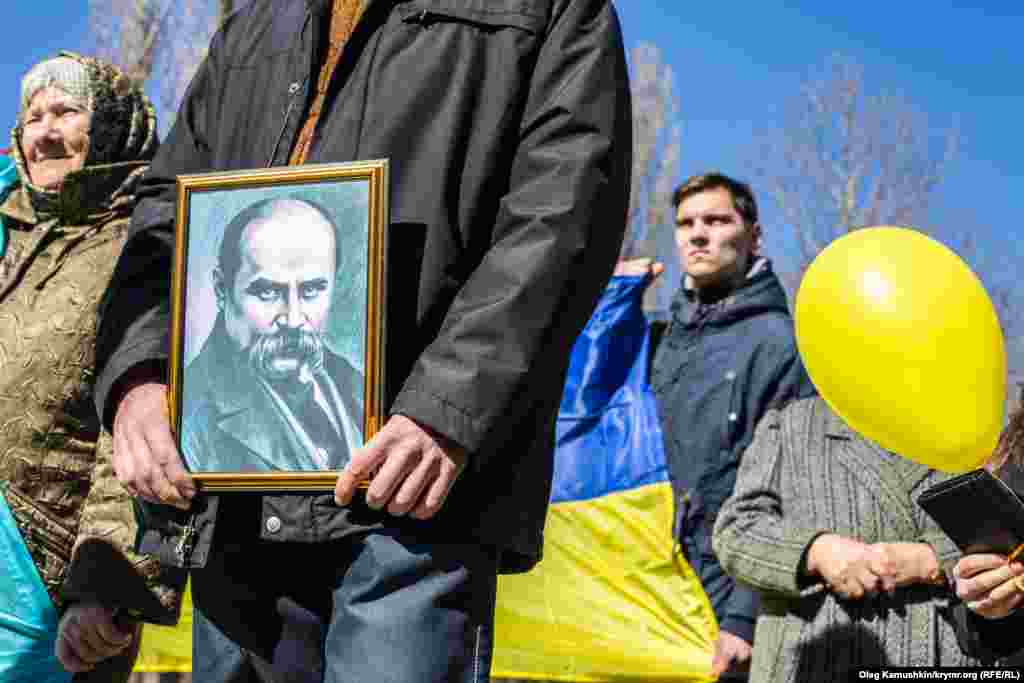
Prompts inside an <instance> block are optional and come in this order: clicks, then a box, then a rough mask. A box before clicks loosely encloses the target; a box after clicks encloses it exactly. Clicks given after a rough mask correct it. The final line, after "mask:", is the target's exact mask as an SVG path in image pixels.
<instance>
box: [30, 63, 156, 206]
mask: <svg viewBox="0 0 1024 683" xmlns="http://www.w3.org/2000/svg"><path fill="white" fill-rule="evenodd" d="M48 86H54V87H57V88H60V89H61V90H64V91H65V92H67V93H68V94H69V95H71V96H72V97H73V98H75V99H76V100H78V101H79V102H81V103H83V104H84V105H85V106H86V107H87V108H88V110H89V111H90V112H91V113H92V120H91V122H90V124H89V150H88V152H87V153H86V157H85V166H84V168H86V169H88V168H91V167H95V166H102V165H106V164H115V163H120V162H125V161H148V160H149V159H152V158H153V154H154V153H155V152H156V148H157V133H156V112H155V110H154V109H153V105H152V104H151V103H150V101H149V98H147V97H146V95H145V94H144V93H143V92H142V90H141V89H140V88H139V87H138V86H137V85H135V84H134V83H133V82H132V80H131V79H130V78H129V77H128V76H127V75H126V74H125V73H124V72H123V71H121V70H120V69H119V68H117V67H116V66H114V65H113V64H109V63H107V62H104V61H101V60H99V59H95V58H92V57H83V56H81V55H78V54H75V53H73V52H61V53H60V54H59V55H58V56H57V57H54V58H52V59H48V60H46V61H43V62H40V63H39V64H36V65H35V66H34V67H32V68H31V69H30V70H29V71H28V73H27V74H25V77H24V78H23V79H22V82H21V100H20V109H19V113H18V124H17V125H16V126H15V127H14V130H12V131H11V142H12V143H13V144H12V145H11V153H12V154H13V156H14V159H15V162H16V163H17V165H18V175H19V177H20V178H21V182H22V184H23V185H24V186H25V187H26V188H28V190H29V193H30V195H32V198H33V204H35V203H36V201H37V200H44V201H45V200H46V199H47V198H50V199H52V197H50V196H52V195H56V194H57V193H55V192H50V191H48V190H44V189H42V188H40V187H36V186H33V185H32V183H31V181H30V179H29V176H28V172H27V169H26V167H25V159H24V156H23V154H22V150H21V136H22V126H23V125H24V122H23V116H24V112H25V110H26V108H27V107H28V104H29V102H31V100H32V97H33V96H35V94H36V93H37V92H39V91H40V90H41V89H43V88H45V87H48Z"/></svg>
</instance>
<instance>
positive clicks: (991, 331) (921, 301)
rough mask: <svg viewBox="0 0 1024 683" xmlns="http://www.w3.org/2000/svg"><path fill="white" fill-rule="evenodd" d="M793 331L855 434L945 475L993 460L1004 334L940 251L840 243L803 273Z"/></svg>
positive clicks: (1002, 396) (878, 235)
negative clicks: (991, 457) (945, 473)
mask: <svg viewBox="0 0 1024 683" xmlns="http://www.w3.org/2000/svg"><path fill="white" fill-rule="evenodd" d="M795 326H796V338H797V346H798V348H799V350H800V355H801V357H802V358H803V361H804V365H805V366H806V368H807V373H808V375H810V377H811V380H812V381H813V382H814V385H815V386H816V387H817V389H818V392H819V393H820V394H821V396H822V398H823V399H824V400H825V402H826V403H828V405H829V406H830V407H831V408H832V409H833V410H834V411H835V412H836V413H837V414H838V415H839V416H840V417H842V418H843V420H844V421H845V422H846V423H847V424H848V425H850V427H851V428H853V429H854V430H856V431H857V432H859V433H860V434H862V435H864V436H866V437H867V438H869V439H871V440H872V441H874V442H875V443H877V444H879V445H880V446H882V447H883V448H885V449H887V450H890V451H893V452H894V453H897V454H899V455H901V456H903V457H905V458H909V459H910V460H913V461H914V462H918V463H921V464H924V465H928V466H929V467H932V468H934V469H937V470H942V471H944V472H966V471H968V470H971V469H975V468H977V467H980V466H981V465H982V464H983V463H984V462H985V460H986V459H987V458H988V457H989V455H990V454H991V453H992V450H993V449H994V448H995V445H996V442H997V440H998V438H999V432H1000V430H1001V428H1002V424H1003V411H1004V405H1005V400H1006V349H1005V345H1004V342H1003V334H1002V330H1001V329H1000V326H999V319H998V317H997V316H996V312H995V309H994V308H993V306H992V302H991V300H990V299H989V297H988V295H987V294H986V293H985V288H984V286H983V285H982V284H981V281H980V280H978V278H977V277H976V276H975V275H974V273H973V272H971V269H970V268H968V267H967V265H966V264H965V263H964V262H963V261H962V260H960V258H959V257H958V256H957V255H956V254H954V253H953V252H952V251H950V250H949V249H948V248H946V247H945V246H943V245H942V244H940V243H938V242H936V241H935V240H933V239H931V238H929V237H927V236H925V235H923V234H922V233H920V232H918V231H916V230H912V229H908V228H896V227H888V226H884V227H875V228H864V229H861V230H856V231H854V232H851V233H849V234H847V235H844V236H843V237H841V238H839V239H837V240H836V241H835V242H833V243H832V244H830V245H829V246H828V247H826V248H825V249H824V250H823V251H822V252H821V253H820V254H818V256H817V258H815V259H814V261H813V262H812V263H811V265H810V267H809V268H808V269H807V272H806V274H805V275H804V278H803V281H802V282H801V284H800V289H799V291H798V292H797V296H796V313H795Z"/></svg>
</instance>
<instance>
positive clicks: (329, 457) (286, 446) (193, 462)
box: [181, 320, 363, 472]
mask: <svg viewBox="0 0 1024 683" xmlns="http://www.w3.org/2000/svg"><path fill="white" fill-rule="evenodd" d="M313 381H315V382H316V383H317V385H318V387H319V388H320V391H321V392H322V394H323V396H324V400H325V401H326V402H327V405H328V406H329V407H330V410H331V412H332V413H333V417H334V419H335V422H336V423H337V426H338V428H339V429H340V433H338V434H337V437H338V438H337V439H336V440H335V441H334V444H333V445H332V446H328V445H327V444H315V443H313V439H311V438H310V435H309V434H308V433H307V431H308V430H307V427H306V425H305V424H304V422H305V421H304V420H303V419H302V418H303V416H302V415H301V414H299V415H296V414H295V411H294V410H293V409H291V408H290V407H289V406H287V405H285V404H284V403H283V401H282V398H281V396H280V394H279V393H277V392H275V391H274V389H273V388H271V387H270V386H269V385H268V384H267V383H266V382H263V381H261V380H259V379H258V378H257V377H256V375H255V374H254V373H253V372H252V371H251V370H250V369H249V367H248V364H247V362H246V356H245V354H242V353H240V352H239V351H238V350H237V349H236V348H235V347H234V344H233V343H232V342H231V340H230V338H229V337H228V335H227V332H226V330H225V329H224V325H223V323H222V322H221V321H219V320H218V323H217V324H216V325H215V326H214V328H213V332H211V333H210V336H209V337H208V338H207V340H206V343H205V344H204V345H203V348H202V350H201V351H200V352H199V355H197V356H196V357H195V359H194V360H193V361H192V362H191V363H189V365H188V367H187V368H186V369H185V383H184V386H185V387H186V388H187V391H188V394H187V397H186V401H185V402H184V404H185V405H184V411H185V412H184V415H183V419H182V439H181V446H182V455H183V456H184V457H185V460H186V462H187V463H188V464H189V467H190V469H192V470H193V471H216V472H260V471H272V470H284V471H308V470H317V469H341V468H342V467H344V466H345V464H346V463H347V462H348V460H349V457H350V452H351V450H352V448H353V447H358V446H359V445H361V438H360V437H359V434H360V433H361V428H362V421H363V420H362V416H363V410H362V400H361V395H362V387H363V380H362V376H361V374H360V373H359V372H358V371H356V369H355V368H353V367H352V366H351V365H350V364H349V362H348V361H346V360H345V359H344V358H342V357H341V356H338V355H336V354H334V353H332V352H331V351H330V350H328V349H325V350H324V365H323V368H322V369H321V370H320V371H319V372H317V373H315V374H314V375H313ZM345 421H347V422H348V424H347V425H346V424H345ZM352 430H355V431H356V434H355V435H353V437H352V438H345V436H346V432H349V431H352ZM318 448H325V449H326V453H323V454H322V455H318V454H317V453H316V450H317V449H318ZM318 458H320V459H322V460H324V461H325V462H321V461H318Z"/></svg>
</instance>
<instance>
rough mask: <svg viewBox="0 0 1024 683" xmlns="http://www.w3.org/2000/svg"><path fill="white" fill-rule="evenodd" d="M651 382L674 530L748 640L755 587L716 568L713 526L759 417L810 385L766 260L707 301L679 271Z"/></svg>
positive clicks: (715, 602) (716, 603) (711, 594)
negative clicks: (679, 279)
mask: <svg viewBox="0 0 1024 683" xmlns="http://www.w3.org/2000/svg"><path fill="white" fill-rule="evenodd" d="M651 385H652V388H653V390H654V393H655V397H656V399H657V403H658V413H659V418H660V423H661V427H662V433H663V436H664V439H665V457H666V459H667V461H668V467H669V478H670V480H671V482H672V488H673V492H674V494H675V501H676V514H675V518H676V528H675V535H676V537H677V538H678V539H679V541H680V543H681V545H682V548H683V550H684V551H685V552H686V554H687V559H688V561H689V562H690V565H691V566H692V567H693V569H694V571H696V573H697V575H698V576H699V577H700V579H701V583H702V585H703V586H704V589H705V592H707V593H708V598H709V599H710V600H711V604H712V606H713V607H714V608H715V614H716V616H717V617H718V620H719V624H720V626H721V628H722V629H723V630H725V631H729V632H730V633H733V634H734V635H737V636H739V637H741V638H743V639H744V640H746V641H747V642H753V635H754V622H755V619H756V613H757V605H758V599H757V595H756V593H754V592H753V591H751V590H749V589H747V588H745V587H742V586H737V585H736V583H735V581H733V580H732V579H731V578H730V577H729V576H727V575H726V574H725V573H724V571H723V570H722V568H721V566H720V565H719V563H718V560H717V559H716V558H715V556H714V553H713V552H712V550H711V530H712V527H713V526H714V521H715V517H716V516H717V514H718V510H719V508H720V507H721V506H722V503H723V502H725V500H726V499H727V498H728V497H729V496H730V495H731V494H732V490H733V486H734V485H735V483H736V473H737V470H738V468H739V462H740V457H741V456H742V454H743V451H744V450H745V449H746V447H747V446H748V445H749V444H750V442H751V440H752V439H753V436H754V428H755V427H756V425H757V422H758V420H760V419H761V416H763V415H764V413H765V411H767V410H768V409H769V408H771V407H772V406H775V405H778V404H781V403H784V402H786V401H788V400H791V399H793V398H796V397H804V396H810V395H813V393H814V388H813V385H811V383H810V379H809V378H808V377H807V374H806V372H805V370H804V368H803V364H802V363H801V362H800V358H799V355H798V353H797V349H796V340H795V338H794V335H793V323H792V318H791V316H790V313H789V308H788V306H787V304H786V294H785V292H784V291H783V289H782V285H781V284H780V283H779V280H778V278H777V277H776V276H775V273H774V272H773V271H772V267H771V262H770V261H768V260H767V259H764V258H762V259H759V260H758V262H756V263H755V264H754V266H753V267H752V268H751V270H750V273H749V274H748V275H747V278H746V280H745V281H744V282H743V284H742V285H741V286H740V287H738V288H737V289H736V290H734V291H732V292H731V293H729V294H728V295H727V296H725V297H724V298H721V299H718V300H716V301H713V302H705V303H702V302H701V301H699V300H698V298H697V296H696V293H695V291H694V290H693V289H692V288H690V287H688V286H687V283H686V281H685V279H684V283H683V286H682V287H681V288H680V290H679V292H677V294H676V296H675V297H674V299H673V301H672V306H671V319H670V321H669V325H668V328H667V329H666V330H665V331H664V333H663V334H662V336H661V339H660V343H659V345H658V348H657V351H656V354H655V359H654V365H653V369H652V373H651Z"/></svg>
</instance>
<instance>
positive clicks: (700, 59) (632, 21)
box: [0, 0, 1024, 278]
mask: <svg viewBox="0 0 1024 683" xmlns="http://www.w3.org/2000/svg"><path fill="white" fill-rule="evenodd" d="M979 5H980V6H979ZM1022 7H1024V3H1020V2H1017V1H1016V0H987V1H983V2H980V3H979V2H972V3H968V2H963V1H954V2H948V1H947V2H925V1H924V0H911V1H910V2H893V1H892V0H888V1H887V2H881V1H878V0H860V1H859V2H856V3H831V2H822V1H820V0H801V1H793V0H790V1H788V2H787V1H783V0H778V1H772V0H758V1H757V2H751V3H745V2H741V3H736V2H717V3H693V2H685V1H681V0H671V1H670V2H645V1H643V0H630V1H629V2H619V3H618V8H619V14H620V17H621V19H622V25H623V31H624V34H625V40H626V46H627V48H628V47H631V46H633V45H635V44H636V43H637V42H639V41H649V42H653V43H654V44H656V45H657V46H658V47H659V48H660V49H661V50H662V51H663V54H664V56H665V58H666V61H667V62H668V63H669V64H670V65H671V66H672V67H673V69H674V71H675V74H676V83H677V88H678V92H679V98H680V102H681V111H680V119H681V122H682V125H683V137H682V146H683V150H682V160H681V168H680V175H681V176H686V175H689V174H691V173H696V172H700V171H703V170H707V169H710V168H717V169H721V170H723V171H725V172H727V173H731V174H734V175H737V176H740V177H747V178H749V177H750V174H749V173H748V170H749V169H748V165H749V159H750V156H751V151H752V149H753V145H754V140H755V137H754V136H755V133H757V132H758V131H764V130H766V129H767V128H770V127H771V126H772V125H773V124H774V122H775V121H776V120H777V116H778V112H779V107H780V106H781V105H782V104H783V103H784V102H785V101H786V99H787V98H788V97H791V96H793V95H794V94H795V93H796V92H797V90H798V88H799V86H800V83H801V81H802V80H803V79H804V78H805V77H806V75H807V74H808V73H809V71H810V70H812V69H813V68H815V67H820V66H821V65H822V64H823V63H824V61H825V60H826V59H827V58H828V56H829V55H830V54H833V53H836V52H838V53H842V54H844V55H846V56H847V57H849V58H851V59H853V60H855V61H857V62H859V63H860V64H862V65H863V67H864V69H865V73H866V77H867V80H868V81H869V82H870V83H871V84H872V85H874V86H877V87H881V88H886V89H888V90H891V91H898V92H901V93H902V95H903V96H904V97H905V98H907V99H909V100H910V101H912V102H914V103H915V104H916V105H917V107H918V108H919V109H921V110H922V111H923V112H924V113H925V114H926V115H927V116H928V118H929V120H930V122H931V123H933V124H935V125H936V126H939V127H942V126H947V125H948V124H949V123H950V122H952V121H953V118H954V116H957V117H959V123H960V129H961V132H962V134H963V138H964V144H963V147H962V149H961V151H960V153H959V156H958V158H957V161H956V163H955V164H954V167H953V168H952V169H951V172H950V173H949V174H948V175H947V177H946V180H945V182H944V184H943V185H942V186H940V188H939V190H938V194H937V196H936V203H935V205H934V208H933V218H932V220H934V221H943V222H946V223H948V224H962V225H965V226H977V229H978V230H979V239H980V241H981V242H982V243H983V244H988V245H990V248H989V249H988V252H989V254H988V256H989V258H988V260H987V263H989V264H991V265H990V267H991V268H993V269H995V270H998V271H999V274H1000V276H1001V277H1006V278H1009V277H1016V273H1017V272H1018V271H1020V270H1022V268H1021V266H1024V247H1022V246H1020V244H1019V243H1020V242H1021V241H1022V239H1024V135H1022V133H1021V130H1020V127H1021V125H1022V124H1021V122H1022V121H1024V49H1022V48H1021V36H1024V9H1021V8H1022ZM86 11H87V2H86V1H85V0H76V1H65V2H60V1H57V0H54V1H51V2H33V1H31V0H12V2H10V3H7V5H6V7H5V11H4V19H5V23H6V26H7V27H8V30H7V32H6V37H5V42H6V45H5V50H4V55H5V60H6V61H5V63H4V64H0V87H3V88H6V91H7V92H8V93H9V97H8V99H6V100H4V101H6V102H7V103H8V104H6V105H2V106H0V125H2V126H3V127H5V128H7V127H9V126H10V125H11V124H13V122H14V117H15V113H16V101H17V88H18V81H19V78H20V75H21V74H22V73H24V71H25V70H26V69H27V68H28V67H29V66H31V65H32V64H33V63H35V62H36V61H38V60H39V59H41V58H43V57H45V56H48V55H50V54H52V53H53V52H55V51H56V50H58V49H60V48H72V49H84V47H85V45H86V44H87V43H86V40H87V35H88V22H87V17H86ZM55 15H56V16H57V17H59V19H58V20H55ZM5 137H6V136H5ZM756 189H757V188H756V187H755V190H756ZM766 209H767V210H766V211H765V216H764V219H765V220H764V223H765V228H766V230H767V231H768V232H769V233H770V232H771V230H772V227H773V221H777V218H775V217H774V216H773V215H772V212H771V210H770V207H766ZM771 244H772V243H771V242H769V246H771Z"/></svg>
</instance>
